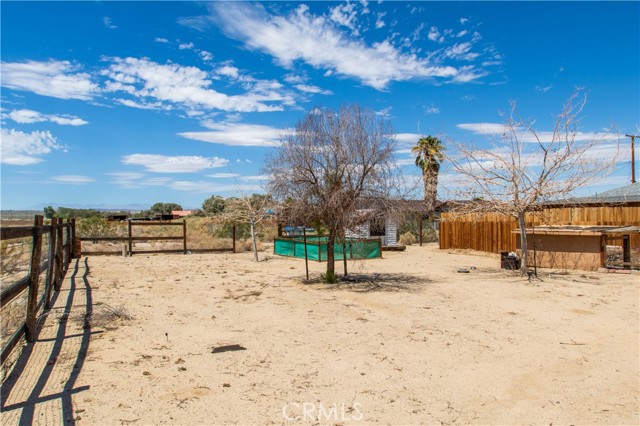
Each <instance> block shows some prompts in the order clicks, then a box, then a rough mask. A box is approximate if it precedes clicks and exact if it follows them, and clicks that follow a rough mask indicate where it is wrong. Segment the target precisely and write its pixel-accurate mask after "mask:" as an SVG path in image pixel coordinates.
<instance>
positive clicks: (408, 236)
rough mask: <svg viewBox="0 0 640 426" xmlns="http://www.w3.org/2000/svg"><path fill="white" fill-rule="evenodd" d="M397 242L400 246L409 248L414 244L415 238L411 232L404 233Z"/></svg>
mask: <svg viewBox="0 0 640 426" xmlns="http://www.w3.org/2000/svg"><path fill="white" fill-rule="evenodd" d="M399 242H400V244H402V245H405V246H410V245H413V244H415V243H416V237H415V235H413V234H412V233H411V232H405V233H404V234H402V235H400V240H399Z"/></svg>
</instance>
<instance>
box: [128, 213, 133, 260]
mask: <svg viewBox="0 0 640 426" xmlns="http://www.w3.org/2000/svg"><path fill="white" fill-rule="evenodd" d="M127 223H128V224H129V256H133V240H132V236H133V233H132V232H131V219H129V220H128V221H127Z"/></svg>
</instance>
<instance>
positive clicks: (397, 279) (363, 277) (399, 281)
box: [305, 273, 432, 293]
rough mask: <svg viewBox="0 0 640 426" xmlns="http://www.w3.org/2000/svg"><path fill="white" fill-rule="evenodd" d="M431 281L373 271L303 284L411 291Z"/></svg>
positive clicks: (322, 288)
mask: <svg viewBox="0 0 640 426" xmlns="http://www.w3.org/2000/svg"><path fill="white" fill-rule="evenodd" d="M431 282H432V281H431V280H429V279H427V278H424V277H418V276H416V275H410V274H400V273H375V274H359V273H355V274H349V275H348V276H347V277H340V280H339V281H338V282H337V283H335V284H326V283H324V282H322V280H321V279H320V278H316V279H311V280H309V281H305V284H311V285H318V288H319V289H321V290H342V291H344V290H346V291H352V292H356V293H372V292H407V293H412V292H416V291H419V290H421V289H422V288H424V287H425V286H426V285H428V284H430V283H431Z"/></svg>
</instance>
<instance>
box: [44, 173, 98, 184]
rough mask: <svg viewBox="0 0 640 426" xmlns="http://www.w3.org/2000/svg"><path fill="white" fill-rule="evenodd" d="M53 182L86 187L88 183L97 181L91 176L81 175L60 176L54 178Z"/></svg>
mask: <svg viewBox="0 0 640 426" xmlns="http://www.w3.org/2000/svg"><path fill="white" fill-rule="evenodd" d="M51 180H53V181H55V182H60V183H68V184H70V185H84V184H87V183H91V182H95V181H96V180H95V179H94V178H92V177H89V176H80V175H60V176H53V177H52V178H51Z"/></svg>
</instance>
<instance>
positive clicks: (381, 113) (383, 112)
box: [375, 106, 393, 117]
mask: <svg viewBox="0 0 640 426" xmlns="http://www.w3.org/2000/svg"><path fill="white" fill-rule="evenodd" d="M392 109H393V107H390V106H389V107H386V108H382V109H381V110H380V111H376V112H375V114H376V115H379V116H382V117H388V116H389V114H390V113H391V110H392Z"/></svg>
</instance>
